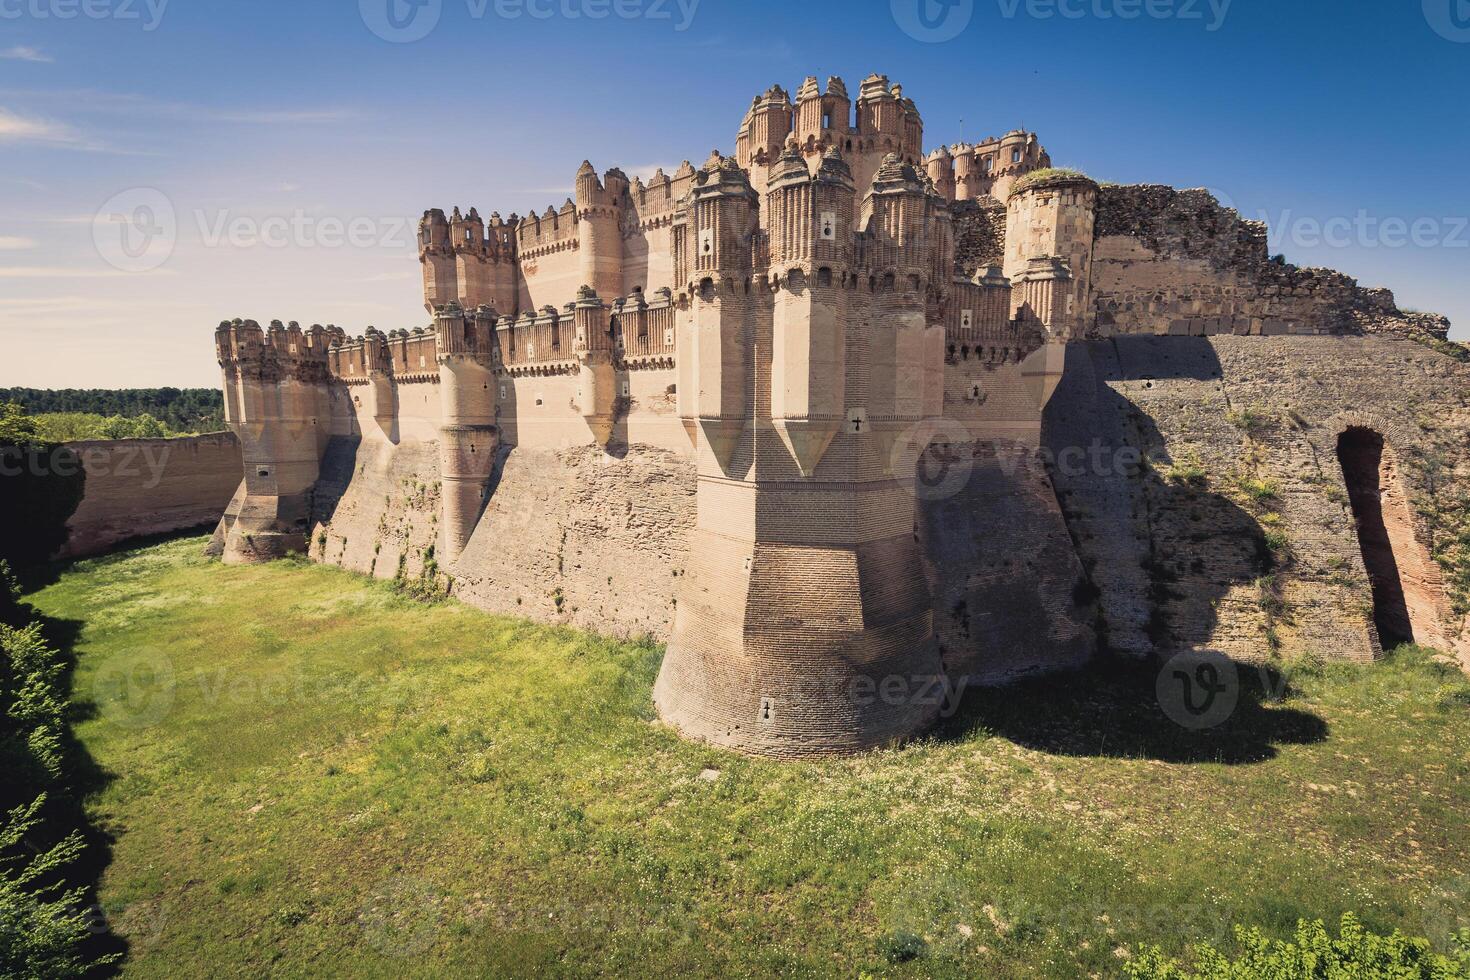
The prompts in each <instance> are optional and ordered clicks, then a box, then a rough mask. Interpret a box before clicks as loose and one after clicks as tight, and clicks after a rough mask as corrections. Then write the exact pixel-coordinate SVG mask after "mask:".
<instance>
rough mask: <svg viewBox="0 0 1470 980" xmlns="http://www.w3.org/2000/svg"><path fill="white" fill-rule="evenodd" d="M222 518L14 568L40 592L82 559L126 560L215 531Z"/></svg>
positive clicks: (26, 589) (26, 588) (26, 585)
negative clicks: (155, 548) (137, 554)
mask: <svg viewBox="0 0 1470 980" xmlns="http://www.w3.org/2000/svg"><path fill="white" fill-rule="evenodd" d="M218 523H219V522H218V521H210V522H209V523H207V524H196V525H195V526H193V527H184V528H179V529H178V530H175V531H162V532H160V533H158V534H146V535H141V536H139V537H136V538H128V539H127V540H126V541H119V542H118V543H117V544H115V545H113V546H112V547H111V548H108V549H107V550H106V551H101V552H98V553H97V554H95V555H79V556H76V557H73V558H58V559H55V560H53V561H48V562H45V563H43V564H39V565H31V566H29V567H25V568H18V569H13V570H12V571H13V573H14V575H15V578H16V581H18V582H19V583H20V590H21V592H22V593H26V594H28V593H31V592H36V591H39V590H41V589H44V588H45V587H46V586H48V585H54V584H56V581H57V580H58V579H59V578H61V576H62V575H63V574H64V573H65V572H67V571H68V570H69V569H71V568H72V567H73V566H74V565H76V564H78V563H79V562H93V563H96V564H104V565H105V564H108V563H110V562H115V561H122V560H123V559H125V558H127V557H129V556H130V555H132V554H133V553H134V552H138V551H146V550H147V549H149V548H154V547H157V546H158V545H161V544H166V543H168V542H170V541H177V540H179V539H180V538H197V537H199V536H200V535H203V534H210V533H212V532H213V531H214V528H215V525H216V524H218Z"/></svg>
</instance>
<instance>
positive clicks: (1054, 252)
mask: <svg viewBox="0 0 1470 980" xmlns="http://www.w3.org/2000/svg"><path fill="white" fill-rule="evenodd" d="M1097 193H1098V188H1097V184H1095V183H1093V181H1091V180H1090V179H1088V178H1087V177H1086V176H1084V175H1082V174H1080V173H1077V172H1075V171H1068V170H1040V171H1036V172H1035V173H1033V174H1030V175H1028V176H1026V177H1023V178H1021V179H1020V180H1019V181H1017V182H1016V184H1015V186H1014V187H1013V188H1012V190H1011V194H1010V199H1009V201H1008V202H1007V205H1006V247H1005V267H1004V271H1005V275H1006V277H1007V278H1009V279H1010V280H1011V281H1012V283H1013V284H1015V285H1016V288H1015V289H1014V290H1013V291H1012V296H1011V302H1012V306H1013V312H1014V313H1015V314H1016V315H1018V316H1022V317H1025V316H1030V317H1034V318H1035V319H1037V320H1039V321H1040V322H1041V323H1042V325H1043V326H1044V327H1045V328H1046V331H1047V336H1048V337H1051V338H1055V339H1064V340H1068V339H1073V338H1077V337H1081V336H1083V335H1084V334H1085V333H1086V331H1087V329H1088V328H1089V327H1090V326H1091V311H1090V309H1089V307H1088V300H1089V296H1090V291H1091V287H1092V246H1093V225H1094V222H1095V220H1096V213H1097Z"/></svg>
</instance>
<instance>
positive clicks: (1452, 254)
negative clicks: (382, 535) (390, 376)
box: [0, 0, 1470, 387]
mask: <svg viewBox="0 0 1470 980" xmlns="http://www.w3.org/2000/svg"><path fill="white" fill-rule="evenodd" d="M387 2H388V0H361V3H359V2H358V0H312V2H306V0H297V2H277V0H167V2H164V0H0V159H3V160H4V166H3V167H0V385H34V386H41V387H63V386H97V387H130V386H153V385H164V384H172V385H181V386H182V385H214V384H216V383H217V380H218V379H217V368H216V366H215V365H214V363H213V356H212V348H211V330H212V327H213V326H214V325H215V324H217V323H218V322H219V321H220V320H221V319H225V318H231V317H236V316H241V317H253V318H255V319H258V320H261V321H262V322H264V321H266V320H269V319H271V318H280V319H283V320H289V319H296V320H300V321H301V322H303V323H304V324H310V323H312V322H322V323H326V322H334V323H336V324H338V325H340V326H343V327H344V328H346V329H348V330H349V331H350V332H353V333H358V332H361V330H362V329H363V328H365V327H366V326H367V325H369V324H374V325H376V326H378V327H379V328H381V329H384V330H387V329H392V328H395V327H401V326H413V325H415V324H418V323H421V322H423V321H424V314H423V312H422V306H421V295H420V287H419V283H418V265H417V260H416V258H415V252H414V247H413V235H412V222H413V220H414V219H416V217H417V215H418V214H420V213H421V212H422V211H423V209H424V208H426V207H434V206H438V207H444V208H446V209H447V208H449V207H452V206H454V205H460V206H462V207H465V208H468V207H469V206H471V205H475V206H478V207H479V208H480V210H481V212H482V213H485V214H488V213H489V212H490V211H491V210H496V209H498V210H499V211H500V212H501V213H502V214H506V215H508V214H509V213H510V212H511V211H518V212H520V213H523V214H524V213H526V211H527V210H529V209H531V208H536V209H543V210H544V208H545V207H546V206H547V205H548V204H559V203H560V202H561V201H562V200H563V199H564V198H565V197H566V196H567V194H568V193H569V191H570V187H571V183H572V177H573V174H574V173H575V170H576V167H577V165H578V164H579V163H580V162H581V161H582V159H583V158H584V157H590V158H591V159H592V162H593V163H594V164H596V165H597V166H598V167H599V168H600V169H601V168H606V167H610V166H614V165H618V166H622V167H623V168H624V169H625V170H628V171H629V172H630V173H632V172H646V171H650V170H652V169H653V167H655V166H664V167H665V168H672V167H674V166H676V165H677V164H678V163H679V161H680V160H682V159H685V158H689V159H692V160H694V161H695V162H699V161H701V160H703V158H704V157H705V156H706V155H707V154H708V153H709V151H710V150H711V149H713V148H720V149H722V150H730V149H732V148H733V143H734V134H735V129H736V127H737V125H738V124H739V121H740V118H741V116H742V114H743V112H744V110H745V108H746V107H747V106H748V105H749V102H750V99H751V97H752V96H753V95H755V94H756V93H757V92H759V91H762V90H764V89H765V88H766V87H768V86H770V85H771V84H772V83H776V82H779V83H780V84H782V85H784V86H786V87H788V88H790V89H794V88H795V87H796V86H797V85H799V84H800V82H801V79H802V77H803V76H805V75H807V74H815V75H819V76H821V77H822V78H824V79H825V78H826V76H827V75H830V74H836V75H841V76H842V77H843V78H845V79H846V80H847V82H848V84H849V87H850V88H851V89H853V90H854V91H855V89H856V84H857V82H858V81H859V80H860V79H861V78H862V77H863V76H865V75H867V74H869V73H870V72H872V71H880V72H883V73H885V74H887V75H888V76H889V77H890V78H892V79H893V80H895V81H898V82H901V83H902V84H903V86H904V91H905V94H907V95H909V96H910V97H912V98H914V99H915V100H916V101H917V103H918V105H919V108H920V111H921V112H922V113H923V116H924V121H925V142H926V144H927V145H928V146H929V147H931V148H932V147H934V146H936V145H938V144H939V143H941V142H952V141H954V140H957V139H959V138H960V137H961V136H963V137H965V138H967V139H975V138H978V137H982V136H986V135H993V134H999V133H1002V132H1004V131H1006V130H1009V129H1013V128H1017V127H1020V126H1025V127H1026V128H1029V129H1034V130H1036V131H1037V132H1038V133H1040V135H1041V139H1042V142H1043V143H1044V144H1045V145H1046V147H1047V148H1048V149H1049V150H1050V152H1051V154H1052V157H1053V159H1054V161H1055V162H1056V163H1057V164H1059V165H1069V166H1076V167H1080V168H1082V169H1085V170H1086V171H1087V172H1088V173H1090V174H1092V175H1093V176H1095V177H1097V178H1098V179H1101V180H1113V181H1119V182H1144V181H1148V182H1158V183H1168V184H1174V185H1176V186H1184V187H1209V188H1212V189H1214V190H1216V191H1217V193H1220V194H1221V195H1222V196H1223V197H1224V198H1225V199H1226V200H1227V201H1228V202H1229V203H1231V204H1232V205H1233V206H1235V207H1237V208H1239V209H1240V210H1241V211H1242V212H1243V213H1244V214H1245V215H1246V216H1248V217H1266V218H1267V219H1268V220H1270V221H1271V223H1272V224H1273V226H1276V229H1275V230H1274V231H1273V234H1275V236H1276V237H1275V239H1274V241H1275V243H1276V244H1275V248H1274V250H1275V251H1279V252H1284V253H1285V254H1286V255H1287V257H1288V258H1289V259H1290V260H1291V261H1293V262H1297V263H1298V264H1303V265H1325V266H1329V267H1332V268H1337V269H1341V270H1342V271H1344V272H1347V273H1349V274H1351V275H1354V276H1356V277H1358V278H1359V279H1360V280H1361V281H1362V282H1363V283H1364V284H1365V285H1385V286H1389V287H1390V288H1392V289H1394V291H1395V293H1396V294H1397V295H1398V297H1399V301H1400V303H1401V305H1404V306H1406V307H1412V308H1416V309H1424V310H1433V311H1437V312H1443V313H1445V314H1446V315H1448V316H1450V317H1451V318H1452V319H1453V320H1454V321H1455V324H1456V326H1455V329H1454V332H1453V335H1454V336H1456V337H1458V338H1461V339H1465V338H1470V288H1467V284H1466V280H1467V278H1470V275H1467V274H1470V227H1467V218H1470V189H1467V180H1466V178H1467V169H1470V168H1467V166H1466V161H1467V150H1470V125H1467V122H1470V120H1467V114H1470V99H1467V98H1466V95H1465V93H1466V92H1467V91H1470V0H1394V2H1382V3H1367V2H1362V0H1357V2H1352V3H1345V2H1325V0H1230V2H1227V0H946V2H947V3H950V4H952V6H951V7H945V6H941V5H939V3H938V0H923V2H924V3H926V4H931V6H929V7H927V8H926V9H927V13H928V15H929V21H928V23H930V24H934V25H937V26H936V27H935V28H934V31H936V32H937V33H938V34H939V35H941V36H942V35H945V34H954V36H953V37H952V38H949V39H947V40H940V41H926V40H921V39H917V38H916V37H915V36H914V35H920V36H922V35H924V34H925V31H926V28H924V27H923V26H922V23H923V22H921V21H918V20H916V7H915V4H916V3H918V2H919V0H892V2H890V0H803V2H794V0H793V2H788V3H755V2H750V0H414V2H416V3H422V4H427V6H424V7H422V9H416V8H414V7H412V6H409V5H408V0H394V2H395V3H399V4H402V6H400V7H398V8H396V9H397V12H398V14H399V15H400V16H399V19H398V20H397V21H396V22H390V21H389V20H387V19H386V6H385V5H386V4H387ZM68 14H69V15H70V16H67V15H68ZM415 16H417V17H418V18H419V19H417V20H415V19H414V17H415ZM435 18H437V19H435ZM946 18H948V19H946ZM393 23H398V24H403V25H406V32H407V33H409V34H413V33H419V32H422V31H424V30H427V33H426V34H425V36H424V37H422V38H421V39H418V40H411V41H389V40H384V39H383V37H380V36H379V34H378V33H374V30H373V29H372V28H371V27H370V26H369V25H370V24H371V25H374V26H376V27H377V28H378V31H379V33H381V34H386V35H390V36H392V35H393V34H394V29H393V26H392V25H393ZM901 24H903V25H907V26H908V28H909V30H908V31H907V32H906V31H905V29H904V27H902V26H900V25H901ZM430 25H432V29H428V28H429V26H430ZM916 25H918V26H916ZM961 120H963V124H962V123H961ZM160 195H161V197H160ZM140 207H147V208H150V209H151V210H148V211H144V212H140V211H139V208H140ZM164 209H168V210H170V211H171V212H172V214H173V215H174V219H175V220H174V222H173V229H175V230H172V231H169V230H167V229H168V228H169V226H168V225H167V224H166V223H164V216H163V214H162V212H163V210H164ZM99 211H100V212H101V213H102V215H103V216H104V217H103V219H102V223H101V235H102V237H103V238H104V240H106V241H112V240H111V239H107V234H108V229H109V228H110V227H111V226H110V225H108V224H107V219H108V218H109V217H110V216H112V215H121V216H123V217H124V218H125V219H126V220H129V221H132V220H136V221H138V222H139V225H140V227H142V226H143V225H144V224H146V225H147V227H148V228H159V229H165V233H164V234H162V235H161V236H155V237H153V238H151V239H148V240H146V241H152V242H153V246H154V247H153V250H152V251H146V252H143V253H142V254H131V253H119V252H118V251H117V244H116V242H115V241H113V242H112V244H110V245H109V244H106V243H104V245H103V246H102V248H101V249H99V246H98V244H97V237H98V234H99V231H98V219H97V215H98V214H99ZM146 241H145V244H146ZM136 252H137V249H134V253H136Z"/></svg>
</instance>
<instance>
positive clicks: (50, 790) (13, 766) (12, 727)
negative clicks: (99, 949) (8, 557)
mask: <svg viewBox="0 0 1470 980" xmlns="http://www.w3.org/2000/svg"><path fill="white" fill-rule="evenodd" d="M0 600H3V609H0V612H3V613H4V615H3V616H0V618H3V619H5V620H6V621H7V622H6V623H3V624H0V772H3V773H4V774H5V778H4V781H3V782H0V812H4V813H6V814H7V816H6V817H5V818H4V820H3V821H0V977H48V978H50V977H75V976H82V975H84V974H86V973H89V972H91V971H92V970H93V969H94V968H95V967H97V966H101V965H104V964H106V963H110V962H113V961H114V960H115V958H116V957H115V956H112V955H108V956H97V955H95V953H93V952H91V951H89V950H88V948H87V944H88V942H89V940H90V939H91V937H92V931H93V930H92V926H93V919H92V916H91V913H90V912H89V911H88V910H87V909H86V907H85V895H86V889H85V888H81V887H75V886H69V885H68V883H67V873H68V871H69V870H70V869H71V866H72V865H74V864H75V863H76V861H77V859H78V858H79V857H81V856H82V854H83V852H84V851H85V850H86V844H85V841H84V838H83V837H82V835H81V833H80V832H79V831H78V830H76V829H71V830H69V831H67V830H65V829H64V828H65V827H67V826H68V822H67V819H66V818H64V817H63V816H62V814H65V813H67V812H68V811H69V810H71V809H72V808H71V807H68V806H67V805H66V803H67V802H69V801H67V800H66V799H65V798H66V797H67V796H68V794H70V793H71V791H72V790H73V789H74V788H75V782H76V779H75V773H74V771H73V770H74V768H75V762H76V758H75V756H74V755H73V754H72V753H70V752H69V751H68V745H69V741H70V733H69V731H68V729H67V719H66V704H67V692H66V683H67V680H66V674H67V666H68V665H67V661H66V658H65V657H64V656H63V655H62V654H61V653H60V652H58V651H57V650H56V649H54V648H53V647H51V646H50V645H49V644H48V643H46V641H45V639H44V638H43V637H42V635H41V624H40V623H31V624H30V625H28V626H20V625H19V621H20V620H22V619H23V618H24V616H25V613H26V609H25V607H23V606H21V605H20V603H19V601H18V600H17V598H16V594H15V592H14V581H13V580H12V579H11V578H10V577H9V571H8V569H7V568H6V566H5V565H4V563H3V562H0ZM58 797H60V799H58ZM72 826H73V827H74V825H72Z"/></svg>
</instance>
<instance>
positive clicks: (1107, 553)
mask: <svg viewBox="0 0 1470 980" xmlns="http://www.w3.org/2000/svg"><path fill="white" fill-rule="evenodd" d="M1467 381H1470V368H1467V367H1466V366H1465V365H1463V364H1461V363H1459V362H1457V361H1456V360H1454V359H1453V358H1450V357H1447V356H1445V355H1442V354H1439V353H1436V352H1434V351H1431V350H1429V349H1427V348H1425V347H1423V346H1422V345H1419V344H1416V343H1413V342H1410V341H1407V340H1404V339H1400V338H1392V337H1332V338H1328V337H1275V338H1269V337H1268V338H1244V337H1211V338H1178V337H1175V338H1151V337H1117V338H1113V339H1111V340H1100V341H1093V342H1090V343H1085V344H1077V345H1073V346H1072V347H1071V348H1070V349H1069V351H1068V357H1067V373H1066V375H1065V377H1064V378H1063V380H1062V383H1061V385H1060V387H1059V388H1058V390H1057V393H1056V395H1055V396H1054V397H1053V399H1052V401H1051V403H1050V404H1049V405H1048V407H1047V412H1046V416H1045V420H1044V423H1043V430H1042V443H1043V445H1044V447H1045V448H1046V450H1047V452H1048V453H1049V455H1050V456H1051V458H1052V459H1053V460H1054V461H1055V462H1054V464H1053V479H1054V481H1055V483H1056V486H1057V492H1058V498H1059V500H1060V502H1061V505H1062V509H1063V511H1064V513H1065V514H1066V516H1067V522H1068V526H1069V528H1070V529H1071V533H1072V537H1073V538H1074V539H1075V540H1076V541H1077V544H1078V549H1079V553H1080V555H1081V558H1082V562H1083V564H1084V566H1085V567H1086V569H1087V571H1088V573H1089V575H1090V576H1091V579H1092V581H1093V583H1094V584H1095V586H1096V587H1097V588H1098V589H1099V590H1100V592H1101V595H1100V600H1099V601H1100V607H1099V608H1100V611H1099V619H1098V630H1099V634H1100V638H1101V639H1102V640H1103V641H1104V642H1105V643H1106V644H1107V646H1108V647H1109V648H1111V649H1113V650H1115V651H1118V652H1121V653H1125V654H1134V655H1144V654H1147V653H1149V652H1153V651H1158V652H1164V653H1167V652H1170V651H1175V650H1183V649H1216V650H1221V651H1223V652H1225V653H1228V654H1230V655H1232V656H1236V657H1241V658H1246V659H1267V658H1271V657H1273V656H1278V655H1286V656H1289V655H1300V654H1315V655H1320V656H1322V657H1327V658H1343V659H1351V660H1367V659H1370V658H1372V657H1374V656H1376V655H1377V654H1378V653H1379V652H1380V644H1379V640H1378V636H1377V632H1376V630H1375V628H1374V624H1373V595H1372V591H1371V589H1370V586H1369V581H1368V577H1367V569H1366V568H1365V565H1364V561H1363V557H1362V551H1361V549H1360V547H1359V543H1358V540H1357V535H1356V531H1355V522H1354V515H1353V512H1352V510H1351V508H1350V506H1349V500H1348V494H1347V488H1346V485H1345V481H1344V476H1343V470H1342V466H1341V464H1340V463H1339V460H1338V458H1337V440H1338V438H1339V436H1340V435H1341V434H1342V433H1343V432H1344V431H1345V430H1347V429H1348V428H1349V427H1351V426H1363V427H1367V428H1370V429H1372V430H1374V431H1376V432H1378V433H1380V434H1382V435H1383V436H1384V437H1385V438H1386V440H1387V443H1388V445H1389V446H1390V447H1391V448H1392V449H1393V451H1394V452H1395V453H1396V455H1397V458H1398V460H1399V461H1400V462H1401V464H1402V465H1400V466H1399V478H1400V479H1401V480H1402V482H1403V489H1402V495H1403V496H1404V497H1405V498H1407V499H1408V500H1409V501H1411V502H1412V504H1411V506H1412V509H1413V516H1412V520H1413V522H1414V529H1413V535H1412V537H1413V539H1414V547H1413V548H1412V549H1410V548H1407V547H1404V545H1403V544H1402V542H1401V543H1400V548H1401V549H1402V551H1403V553H1402V554H1401V555H1400V561H1401V566H1403V567H1405V568H1408V569H1411V570H1412V573H1413V574H1414V575H1415V576H1417V577H1418V579H1419V580H1420V586H1419V587H1420V588H1421V591H1422V592H1423V594H1425V595H1432V597H1433V599H1432V602H1433V605H1434V607H1435V608H1436V609H1437V610H1438V616H1437V620H1438V622H1437V623H1435V624H1433V625H1432V627H1429V628H1425V629H1423V630H1416V636H1415V639H1416V640H1418V641H1419V642H1422V643H1426V644H1429V645H1433V646H1439V647H1441V648H1444V649H1451V648H1454V647H1456V646H1457V644H1460V643H1461V640H1460V639H1459V637H1460V635H1461V632H1462V630H1463V621H1462V617H1461V615H1460V614H1458V613H1456V611H1455V609H1454V608H1453V607H1454V605H1455V597H1454V595H1453V592H1454V589H1453V587H1452V586H1451V584H1450V583H1449V579H1450V577H1451V576H1450V575H1449V574H1448V571H1449V569H1450V568H1452V567H1453V566H1454V563H1455V561H1456V560H1459V561H1463V556H1458V558H1457V552H1456V550H1455V546H1454V545H1453V543H1452V541H1451V540H1450V539H1451V538H1452V537H1453V535H1454V533H1455V531H1454V530H1453V529H1454V528H1456V527H1459V528H1463V527H1464V515H1463V514H1462V513H1459V512H1458V509H1457V508H1460V507H1462V505H1459V504H1457V503H1456V502H1457V501H1461V500H1462V499H1463V496H1464V492H1465V489H1466V488H1467V487H1470V470H1467V462H1466V460H1465V454H1464V446H1465V445H1466V439H1467V437H1470V410H1467V391H1470V388H1467ZM1064 454H1066V455H1065V457H1064ZM1435 460H1438V461H1439V462H1438V463H1435V462H1434V461H1435ZM1432 556H1437V558H1438V559H1439V560H1436V557H1432Z"/></svg>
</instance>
